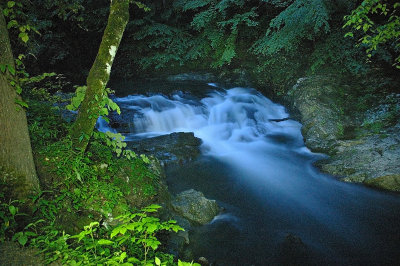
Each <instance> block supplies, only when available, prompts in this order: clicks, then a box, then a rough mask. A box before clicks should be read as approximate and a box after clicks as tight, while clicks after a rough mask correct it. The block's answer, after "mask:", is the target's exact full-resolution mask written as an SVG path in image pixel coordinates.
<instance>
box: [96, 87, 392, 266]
mask: <svg viewBox="0 0 400 266" xmlns="http://www.w3.org/2000/svg"><path fill="white" fill-rule="evenodd" d="M210 86H211V85H210ZM213 86H214V84H213ZM215 86H216V85H215ZM115 102H117V103H118V104H119V106H120V107H121V110H122V112H123V113H125V114H126V113H128V114H129V118H128V119H130V120H131V121H130V122H131V124H132V125H133V128H131V130H132V132H131V133H132V134H134V135H145V136H146V135H148V136H154V135H162V134H168V133H171V132H194V134H195V136H196V137H199V138H201V139H202V140H203V144H202V145H203V148H204V149H203V150H204V154H207V155H210V157H212V158H213V159H214V158H217V159H218V160H217V161H218V162H217V163H215V162H213V163H208V164H207V167H210V170H207V169H204V168H207V167H202V166H200V167H197V168H196V167H195V166H193V165H189V166H187V167H188V168H187V169H186V170H185V169H184V168H185V167H186V166H179V167H178V168H177V170H176V171H174V170H171V171H172V172H171V173H172V174H171V176H176V179H177V180H179V182H181V183H182V182H184V180H188V181H187V182H188V186H189V187H190V188H196V187H199V189H200V190H201V191H203V192H205V193H206V194H208V195H210V196H211V197H212V198H215V199H217V200H219V201H220V202H221V203H223V204H225V206H226V208H227V211H228V213H225V214H222V215H220V216H217V217H216V218H215V219H214V220H213V221H212V223H210V225H209V226H208V227H207V226H206V228H205V229H202V230H203V231H201V234H199V237H198V238H199V239H198V242H196V241H193V243H195V244H194V245H197V246H196V248H197V252H199V255H203V253H204V255H206V257H207V256H211V257H214V258H218V257H226V256H225V254H226V252H227V250H232V251H233V252H234V253H235V254H230V257H229V263H228V262H227V263H226V264H222V265H251V264H255V265H265V256H267V257H270V256H272V255H273V254H272V253H273V250H272V249H273V248H276V246H278V245H279V241H280V240H281V239H282V237H284V236H285V234H286V233H287V232H291V233H294V234H296V235H298V236H300V237H301V238H302V240H303V241H304V242H305V243H306V244H307V245H308V247H310V248H311V249H312V253H314V255H315V254H319V255H318V256H319V258H318V260H319V261H318V262H319V263H316V264H335V265H336V264H343V265H350V264H359V265H363V263H364V264H365V262H371V261H373V262H374V263H375V264H376V262H377V261H380V260H382V259H385V258H388V261H389V262H392V261H393V259H392V258H390V256H392V257H393V258H396V256H393V254H394V253H395V252H396V250H397V249H395V248H394V247H398V245H399V244H400V243H399V240H398V239H397V240H396V239H394V238H393V237H391V236H390V235H391V234H392V235H393V234H397V235H399V234H400V225H399V223H398V222H395V221H397V220H398V219H397V218H398V216H399V215H400V200H399V199H398V198H396V197H393V196H391V195H386V194H382V193H378V192H376V191H372V190H369V189H366V188H364V187H360V186H354V185H349V184H345V183H342V182H338V181H336V180H335V179H333V178H331V177H327V176H325V175H322V174H320V173H319V172H318V171H317V170H316V169H315V168H314V167H313V166H312V162H314V161H315V160H317V159H318V158H320V157H318V155H316V154H313V153H311V152H310V151H309V150H308V149H307V148H306V147H305V146H304V142H303V137H302V135H301V130H300V129H301V124H300V123H298V122H296V121H294V120H291V119H288V116H289V115H288V113H287V112H286V111H285V109H284V107H282V106H281V105H278V104H275V103H273V102H271V101H270V100H269V99H267V98H266V97H264V96H263V95H262V94H260V93H258V92H257V91H255V90H252V89H245V88H233V89H229V90H215V91H214V92H212V93H210V94H208V96H207V97H205V98H202V99H196V98H194V97H193V96H190V95H185V94H183V93H176V94H174V95H173V96H171V97H166V96H163V95H153V96H143V95H129V96H127V97H122V98H117V99H115ZM125 118H126V116H125ZM131 124H130V125H131ZM98 128H99V129H100V130H107V129H108V130H110V127H109V126H108V124H106V123H105V121H102V120H99V122H98ZM220 162H222V163H220ZM215 164H217V165H218V167H221V168H222V170H221V169H214V168H213V167H214V165H215ZM191 167H194V168H191ZM224 167H226V169H227V170H226V171H225V168H224ZM221 171H222V175H224V176H223V177H219V175H218V173H221ZM224 171H225V172H224ZM199 175H200V177H199ZM212 180H213V181H212ZM172 182H173V181H172ZM211 183H215V184H217V185H218V184H222V185H220V186H219V187H218V188H213V184H211ZM385 223H388V224H390V225H391V226H392V228H390V227H387V226H385ZM221 224H223V225H224V226H223V227H220V226H219V225H221ZM232 224H233V225H235V226H233V227H230V225H232ZM239 225H240V226H239ZM226 226H227V227H226ZM239 227H240V228H239ZM221 228H222V229H221ZM224 228H227V229H224ZM231 229H232V230H233V231H232V232H233V233H229V232H228V233H221V232H224V230H225V231H226V230H228V231H229V230H231ZM207 230H209V231H207ZM260 232H262V233H260ZM204 234H207V237H206V238H207V239H213V240H212V241H214V243H211V244H210V243H203V244H202V243H201V239H204ZM222 234H224V235H223V236H222ZM193 237H195V238H196V235H195V234H194V236H193ZM221 239H226V241H223V243H221V242H218V241H220V240H221ZM279 239H280V240H279ZM249 245H251V246H252V248H251V250H249V248H248V246H249ZM372 248H373V249H374V252H370V250H371V249H372ZM324 261H326V263H322V262H324ZM353 262H355V263H353ZM235 263H236V264H235ZM374 263H372V264H374ZM272 265H274V264H272Z"/></svg>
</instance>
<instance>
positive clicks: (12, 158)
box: [0, 7, 39, 199]
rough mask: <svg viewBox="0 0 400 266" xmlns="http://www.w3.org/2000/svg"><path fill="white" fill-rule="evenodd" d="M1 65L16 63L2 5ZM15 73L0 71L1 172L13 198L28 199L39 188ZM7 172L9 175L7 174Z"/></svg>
mask: <svg viewBox="0 0 400 266" xmlns="http://www.w3.org/2000/svg"><path fill="white" fill-rule="evenodd" d="M0 65H9V66H12V67H13V68H14V67H15V66H14V58H13V55H12V51H11V45H10V39H9V36H8V31H7V27H6V21H5V18H4V16H3V9H2V8H1V7H0ZM10 75H11V74H10V73H9V72H8V71H6V72H5V73H3V72H1V71H0V168H1V169H0V170H1V171H0V173H1V172H3V176H1V178H2V179H3V180H2V181H5V183H6V186H7V187H9V189H10V191H9V192H10V193H11V194H9V195H7V196H9V197H10V198H11V197H12V198H17V199H25V198H27V196H28V195H30V194H32V193H33V192H35V191H37V190H39V181H38V178H37V176H36V170H35V164H34V162H33V156H32V148H31V143H30V138H29V132H28V123H27V120H26V114H25V111H24V110H23V109H22V107H20V106H18V105H17V104H16V103H15V99H16V98H17V97H19V96H18V95H17V93H16V91H15V88H14V87H12V86H11V85H10V83H9V78H11V76H10ZM5 173H7V174H5Z"/></svg>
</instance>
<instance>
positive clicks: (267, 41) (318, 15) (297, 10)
mask: <svg viewBox="0 0 400 266" xmlns="http://www.w3.org/2000/svg"><path fill="white" fill-rule="evenodd" d="M328 19H329V13H328V10H327V8H326V6H325V4H324V2H323V1H321V0H296V1H295V2H294V3H293V4H291V5H290V6H289V7H288V8H286V9H285V10H284V11H282V12H281V13H280V14H279V15H278V16H277V17H275V18H274V19H273V20H272V21H271V22H270V25H269V28H268V30H267V32H266V34H265V36H264V37H262V38H261V39H259V40H258V41H256V42H255V43H254V45H253V46H252V47H251V51H253V52H254V53H255V54H261V55H271V54H273V53H276V52H277V51H280V50H282V49H283V50H286V51H292V50H294V49H295V48H297V47H298V45H299V44H300V43H301V41H302V40H304V39H308V40H313V39H315V38H316V37H317V36H319V35H321V34H322V33H327V32H328V31H329V29H330V28H329V23H328Z"/></svg>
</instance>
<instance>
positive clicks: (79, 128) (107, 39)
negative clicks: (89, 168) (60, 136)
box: [71, 0, 129, 151]
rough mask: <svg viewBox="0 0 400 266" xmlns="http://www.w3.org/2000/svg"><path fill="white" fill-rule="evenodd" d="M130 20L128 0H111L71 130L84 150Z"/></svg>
mask: <svg viewBox="0 0 400 266" xmlns="http://www.w3.org/2000/svg"><path fill="white" fill-rule="evenodd" d="M128 20H129V0H112V1H111V5H110V14H109V17H108V22H107V27H106V29H105V31H104V34H103V39H102V40H101V44H100V48H99V51H98V53H97V56H96V59H95V61H94V63H93V66H92V68H91V69H90V72H89V75H88V77H87V81H86V83H87V89H86V94H85V98H84V99H83V102H82V104H81V107H80V108H79V112H78V117H77V119H76V121H75V123H74V125H73V127H72V129H71V137H72V142H73V147H74V148H77V149H79V150H81V151H84V150H85V149H86V147H87V145H88V143H89V139H90V137H91V135H92V133H93V129H94V126H95V124H96V121H97V118H98V117H99V113H100V110H101V108H103V106H101V100H102V99H103V97H106V96H107V93H106V92H105V88H106V85H107V82H108V80H109V78H110V72H111V66H112V64H113V61H114V57H115V54H116V52H117V49H118V46H119V44H120V42H121V39H122V36H123V33H124V31H125V27H126V24H127V23H128Z"/></svg>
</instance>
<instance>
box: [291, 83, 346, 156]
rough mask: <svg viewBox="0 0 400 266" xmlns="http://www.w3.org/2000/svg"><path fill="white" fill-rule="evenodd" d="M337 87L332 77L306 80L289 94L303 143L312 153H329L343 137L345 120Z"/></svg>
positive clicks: (294, 87)
mask: <svg viewBox="0 0 400 266" xmlns="http://www.w3.org/2000/svg"><path fill="white" fill-rule="evenodd" d="M336 85H337V82H336V81H335V80H334V78H332V77H326V76H314V77H306V78H300V79H299V80H298V81H297V84H296V85H295V86H293V88H292V89H291V90H290V91H289V92H288V94H289V95H290V97H291V99H292V102H293V105H294V107H295V109H297V110H298V112H299V113H300V117H301V123H302V124H303V127H302V133H303V136H304V139H305V144H306V146H307V147H308V148H310V149H311V150H313V151H317V152H325V153H329V152H330V151H331V149H332V147H334V145H335V142H336V140H337V139H338V138H340V137H342V136H343V134H344V127H345V126H344V123H345V120H346V118H345V117H344V115H343V106H342V103H341V101H340V99H341V97H340V95H339V90H338V89H337V87H336Z"/></svg>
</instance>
